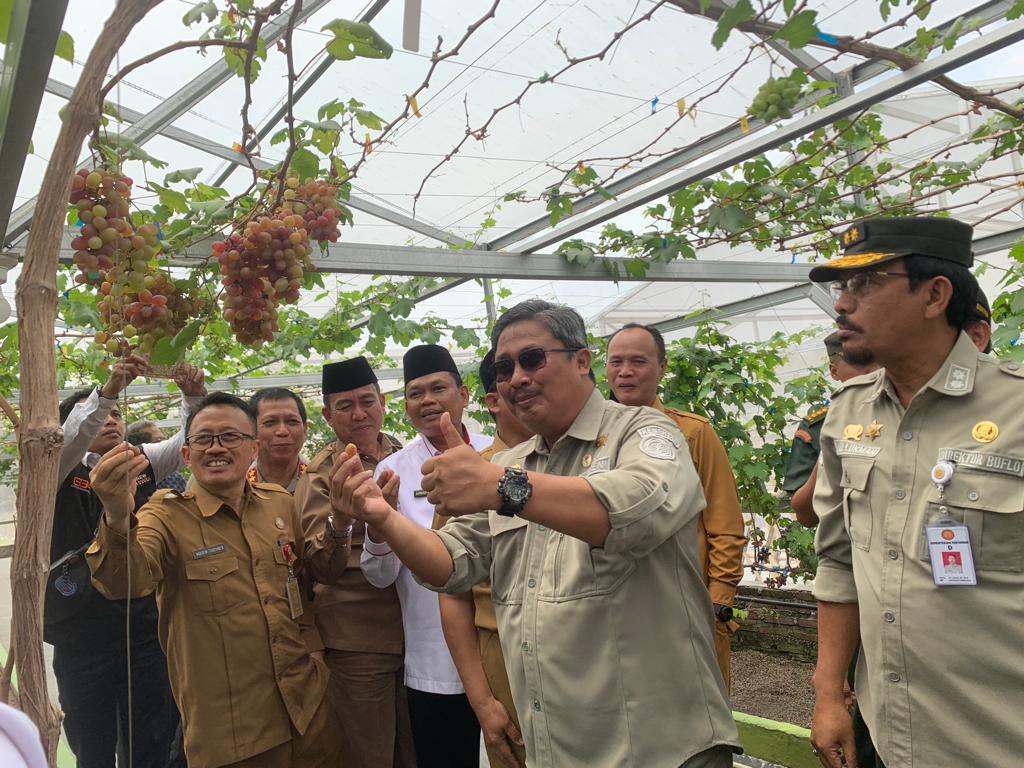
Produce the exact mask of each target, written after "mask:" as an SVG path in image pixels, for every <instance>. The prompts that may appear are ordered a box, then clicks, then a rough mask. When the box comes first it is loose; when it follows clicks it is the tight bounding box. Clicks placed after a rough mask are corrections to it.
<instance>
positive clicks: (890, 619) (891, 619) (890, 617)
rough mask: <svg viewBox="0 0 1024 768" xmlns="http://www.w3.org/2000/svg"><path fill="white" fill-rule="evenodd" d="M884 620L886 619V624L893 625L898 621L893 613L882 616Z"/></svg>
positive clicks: (887, 612)
mask: <svg viewBox="0 0 1024 768" xmlns="http://www.w3.org/2000/svg"><path fill="white" fill-rule="evenodd" d="M882 618H883V619H885V623H886V624H892V623H893V622H894V621H896V614H894V613H893V612H892V611H886V612H885V613H883V614H882Z"/></svg>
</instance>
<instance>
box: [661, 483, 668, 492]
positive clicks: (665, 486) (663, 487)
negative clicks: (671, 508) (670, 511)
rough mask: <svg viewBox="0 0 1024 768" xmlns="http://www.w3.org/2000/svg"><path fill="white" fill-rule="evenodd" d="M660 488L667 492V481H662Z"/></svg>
mask: <svg viewBox="0 0 1024 768" xmlns="http://www.w3.org/2000/svg"><path fill="white" fill-rule="evenodd" d="M661 490H663V491H664V492H665V493H668V483H662V484H661Z"/></svg>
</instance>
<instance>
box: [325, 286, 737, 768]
mask: <svg viewBox="0 0 1024 768" xmlns="http://www.w3.org/2000/svg"><path fill="white" fill-rule="evenodd" d="M492 341H493V343H494V344H495V347H496V354H495V373H496V377H497V380H498V385H497V386H498V393H499V394H500V395H501V397H502V399H503V400H504V401H505V402H506V403H508V405H509V407H510V409H511V411H512V413H513V414H514V415H515V416H516V418H518V419H519V420H520V421H521V422H522V423H523V425H524V426H526V427H527V428H528V429H530V430H532V431H534V432H535V433H536V436H535V437H534V438H532V439H530V440H527V441H525V442H524V443H521V444H520V445H518V446H516V447H514V448H511V449H509V450H507V451H504V452H502V453H499V454H496V455H495V456H494V457H493V459H492V462H491V463H489V462H487V461H485V460H483V459H482V458H480V456H478V455H477V453H476V452H475V451H473V450H471V449H469V448H468V447H466V446H464V445H462V444H461V437H460V435H459V433H458V431H457V430H456V429H455V428H454V427H453V426H452V425H451V424H450V422H449V420H448V418H447V417H442V424H441V426H442V429H443V430H444V434H445V441H446V445H447V450H446V451H445V452H444V453H441V454H439V455H437V456H435V457H433V458H431V459H430V460H429V461H427V462H426V463H424V465H423V468H422V472H423V479H422V484H421V487H422V488H423V489H424V490H425V491H426V492H427V499H428V500H429V501H430V502H431V503H433V504H435V505H436V506H437V510H438V512H439V513H441V514H446V515H452V516H455V517H456V518H457V519H454V520H451V521H450V522H449V523H448V524H447V525H446V526H445V527H444V528H443V529H441V530H440V531H425V530H423V529H422V528H420V527H419V526H416V525H414V524H412V523H411V522H410V521H409V520H408V519H407V518H406V517H404V516H403V515H401V514H399V513H398V512H397V511H396V510H395V509H394V508H393V506H392V505H391V504H389V503H388V501H387V499H386V498H385V496H384V495H383V494H382V493H381V491H380V488H379V487H378V485H377V484H376V483H374V482H373V481H372V479H371V478H370V476H369V474H368V473H366V472H361V471H360V466H359V462H358V459H357V458H353V459H351V460H349V461H347V462H346V463H345V464H344V465H342V467H341V468H340V476H341V477H342V478H344V480H343V492H342V498H341V504H342V507H343V508H344V509H345V510H346V511H351V513H352V514H353V515H354V516H356V517H357V518H359V519H363V520H365V521H366V523H367V524H368V525H370V526H372V527H373V528H374V530H375V531H376V532H377V534H378V535H379V536H381V537H383V538H384V539H385V540H386V541H387V543H388V545H389V546H390V548H391V549H392V550H393V551H394V552H395V553H396V554H397V556H398V557H399V558H400V559H401V560H402V562H403V563H404V564H405V565H406V566H407V567H408V568H409V569H410V570H411V571H412V572H413V573H414V574H416V576H417V578H418V579H420V580H421V581H422V583H423V584H425V585H429V586H431V587H432V588H434V589H438V590H442V591H445V592H449V593H461V592H465V591H466V590H468V589H469V588H471V587H472V585H474V584H476V583H479V582H481V581H483V580H484V579H486V578H487V577H488V576H490V577H491V585H492V599H493V602H494V608H495V613H496V618H497V625H498V634H499V637H500V638H501V645H502V650H503V651H504V653H505V663H506V665H507V667H508V672H509V682H510V684H511V687H512V697H513V700H514V701H515V704H516V709H517V710H518V711H519V712H520V714H521V715H522V717H521V723H522V726H523V737H524V740H525V742H526V762H527V765H529V766H531V768H554V767H555V766H564V765H587V766H591V767H593V768H605V767H607V768H611V767H612V766H615V767H616V768H622V767H626V768H640V766H645V767H646V766H655V765H659V766H683V767H684V768H697V767H698V766H699V767H700V768H726V767H727V766H731V765H732V751H733V746H734V745H738V744H739V739H738V735H737V731H736V726H735V723H734V722H733V719H732V714H731V712H730V710H729V705H728V702H727V696H726V692H725V686H724V683H723V681H722V676H721V674H720V673H719V671H718V665H717V662H716V659H715V651H714V639H713V634H712V622H713V617H712V607H711V600H710V598H709V596H708V591H707V588H706V587H705V585H704V581H703V579H702V578H701V574H700V569H699V566H698V561H697V543H696V540H697V524H698V517H699V515H700V511H701V510H702V509H703V507H704V494H703V491H702V490H701V486H700V480H699V478H698V477H697V473H696V471H695V470H694V468H693V463H692V461H690V459H689V453H688V449H687V447H686V441H685V440H684V438H683V436H682V435H681V434H680V433H679V430H678V429H676V426H675V424H673V423H672V421H670V420H669V419H668V418H667V417H665V416H664V415H663V414H660V413H658V412H657V411H655V410H653V409H650V408H631V407H628V406H624V405H621V404H619V403H613V402H608V401H606V400H605V399H604V398H603V397H602V396H601V394H600V392H599V391H598V390H597V389H596V388H595V386H594V383H593V380H592V379H591V377H590V361H591V357H590V351H589V350H588V349H587V348H586V346H587V338H586V329H585V326H584V324H583V319H582V318H581V317H580V316H579V314H578V313H577V312H576V311H575V310H573V309H570V308H568V307H562V306H557V305H553V304H549V303H548V302H545V301H540V300H530V301H526V302H523V303H521V304H519V305H517V306H515V307H513V308H512V309H510V310H508V311H507V312H506V313H505V314H504V315H502V316H501V318H499V320H498V322H497V323H496V324H495V327H494V331H493V335H492Z"/></svg>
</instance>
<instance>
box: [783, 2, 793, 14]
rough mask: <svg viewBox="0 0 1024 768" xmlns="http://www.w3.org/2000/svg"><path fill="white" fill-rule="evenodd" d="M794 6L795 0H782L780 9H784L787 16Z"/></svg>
mask: <svg viewBox="0 0 1024 768" xmlns="http://www.w3.org/2000/svg"><path fill="white" fill-rule="evenodd" d="M795 7H796V0H782V10H783V11H785V13H786V16H789V14H791V13H792V12H793V9H794V8H795Z"/></svg>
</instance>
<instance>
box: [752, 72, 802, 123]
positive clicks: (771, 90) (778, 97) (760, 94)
mask: <svg viewBox="0 0 1024 768" xmlns="http://www.w3.org/2000/svg"><path fill="white" fill-rule="evenodd" d="M799 99H800V86H799V85H798V84H797V83H795V82H793V81H792V80H790V79H789V78H788V77H772V78H769V79H768V81H767V82H765V83H764V85H762V86H761V87H760V89H758V91H757V95H756V96H755V97H754V101H753V102H751V104H750V107H748V108H747V111H748V112H749V113H750V115H751V116H752V117H756V118H759V119H761V120H764V121H765V122H766V123H771V122H774V121H776V120H782V119H787V118H790V117H792V116H793V112H792V109H793V107H795V106H796V103H797V101H799Z"/></svg>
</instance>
